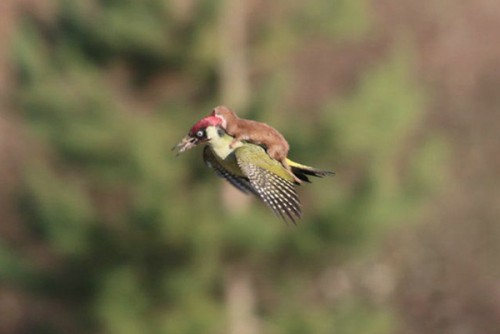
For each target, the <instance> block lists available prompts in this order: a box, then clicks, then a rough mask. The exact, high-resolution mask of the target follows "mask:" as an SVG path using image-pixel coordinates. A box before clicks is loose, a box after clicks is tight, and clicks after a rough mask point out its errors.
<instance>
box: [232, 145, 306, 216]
mask: <svg viewBox="0 0 500 334" xmlns="http://www.w3.org/2000/svg"><path fill="white" fill-rule="evenodd" d="M251 146H255V145H251ZM247 148H248V150H251V148H250V146H245V147H242V148H239V149H237V151H236V157H237V161H238V165H239V166H240V168H241V171H242V172H243V174H245V175H246V176H247V177H248V179H249V181H250V184H251V185H252V187H253V188H254V189H255V190H256V191H257V193H258V196H259V197H260V199H262V201H264V203H266V205H267V206H269V207H270V208H271V209H272V210H273V212H274V213H275V214H276V215H278V216H280V217H281V218H282V219H283V220H285V221H288V220H291V221H292V222H293V223H295V222H296V220H297V219H300V217H301V216H302V211H301V204H300V201H299V197H298V196H297V192H296V190H295V187H294V184H293V181H291V180H286V179H284V178H282V177H280V176H278V175H277V174H276V173H273V172H272V171H271V170H268V169H266V168H264V167H262V166H263V165H265V164H259V165H257V164H255V163H253V162H252V161H255V160H258V159H259V158H262V159H271V158H268V155H267V154H266V153H264V155H262V156H261V154H259V152H253V151H252V152H248V153H249V154H246V153H247V152H245V150H246V149H247ZM262 151H263V150H262ZM263 152H264V151H263ZM256 155H257V157H256ZM249 157H250V158H251V159H250V158H249Z"/></svg>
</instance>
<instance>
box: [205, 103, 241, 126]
mask: <svg viewBox="0 0 500 334" xmlns="http://www.w3.org/2000/svg"><path fill="white" fill-rule="evenodd" d="M211 115H212V116H214V117H217V118H219V119H220V120H221V122H222V123H221V126H222V127H223V128H224V129H226V128H227V122H228V121H232V120H234V119H236V118H237V116H236V114H235V113H234V112H233V111H232V110H231V109H229V108H228V107H225V106H218V107H215V108H214V110H212V114H211Z"/></svg>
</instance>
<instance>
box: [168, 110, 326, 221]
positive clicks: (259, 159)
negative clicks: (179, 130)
mask: <svg viewBox="0 0 500 334" xmlns="http://www.w3.org/2000/svg"><path fill="white" fill-rule="evenodd" d="M221 123H222V120H221V118H219V117H216V116H213V115H211V116H208V117H205V118H203V119H201V120H200V121H198V122H197V123H196V124H195V125H194V126H193V127H192V128H191V130H190V131H189V133H188V135H187V136H185V137H184V138H183V139H182V140H181V141H180V142H179V143H178V144H177V145H175V146H174V147H173V149H176V150H177V151H178V154H180V153H182V152H184V151H186V150H189V149H191V148H193V147H195V146H197V145H198V144H201V143H206V144H207V145H206V146H205V148H204V150H203V160H204V161H205V163H206V164H207V166H208V167H210V168H212V169H213V170H214V171H215V173H216V174H217V175H218V176H220V177H223V178H225V179H226V180H227V181H229V182H230V183H231V184H232V185H233V186H235V187H236V188H238V189H239V190H240V191H242V192H243V193H245V194H253V195H255V196H257V197H258V198H259V199H261V200H262V201H263V202H264V203H265V204H266V205H267V206H268V207H269V208H270V209H271V210H272V211H273V212H274V213H275V214H276V215H277V216H279V217H281V218H282V219H283V220H284V221H286V222H288V221H291V222H293V223H296V221H297V220H298V219H300V218H301V216H302V208H301V203H300V200H299V197H298V195H297V192H296V188H295V186H296V185H298V184H299V182H297V181H296V178H298V179H299V180H301V181H305V182H310V180H309V176H316V177H323V176H327V175H333V174H334V172H331V171H325V170H319V169H315V168H313V167H309V166H305V165H302V164H299V163H296V162H294V161H292V160H290V159H287V164H288V165H289V166H290V170H291V173H290V172H289V170H288V169H287V168H286V167H285V166H283V164H282V163H281V162H280V161H278V160H275V159H273V158H271V157H270V156H269V154H268V153H267V151H266V150H265V149H264V147H262V146H260V145H257V144H253V143H251V142H245V141H240V140H238V141H236V142H235V141H234V137H231V136H230V135H228V134H227V133H226V131H225V130H224V128H223V127H222V124H221ZM292 173H293V175H292Z"/></svg>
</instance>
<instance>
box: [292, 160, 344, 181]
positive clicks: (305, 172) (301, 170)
mask: <svg viewBox="0 0 500 334" xmlns="http://www.w3.org/2000/svg"><path fill="white" fill-rule="evenodd" d="M286 161H287V162H288V165H289V166H290V168H291V169H292V173H293V174H294V175H295V176H296V177H298V178H299V179H301V180H302V181H305V182H311V181H310V180H309V177H308V176H316V177H324V176H329V175H335V172H332V171H328V170H320V169H316V168H313V167H310V166H306V165H302V164H299V163H298V162H295V161H292V160H290V159H286Z"/></svg>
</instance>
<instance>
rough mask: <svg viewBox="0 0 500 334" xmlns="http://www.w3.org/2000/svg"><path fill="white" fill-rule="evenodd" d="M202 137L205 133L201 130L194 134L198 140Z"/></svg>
mask: <svg viewBox="0 0 500 334" xmlns="http://www.w3.org/2000/svg"><path fill="white" fill-rule="evenodd" d="M204 135H205V132H204V131H203V130H200V131H198V132H196V137H198V138H202V137H203V136H204Z"/></svg>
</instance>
